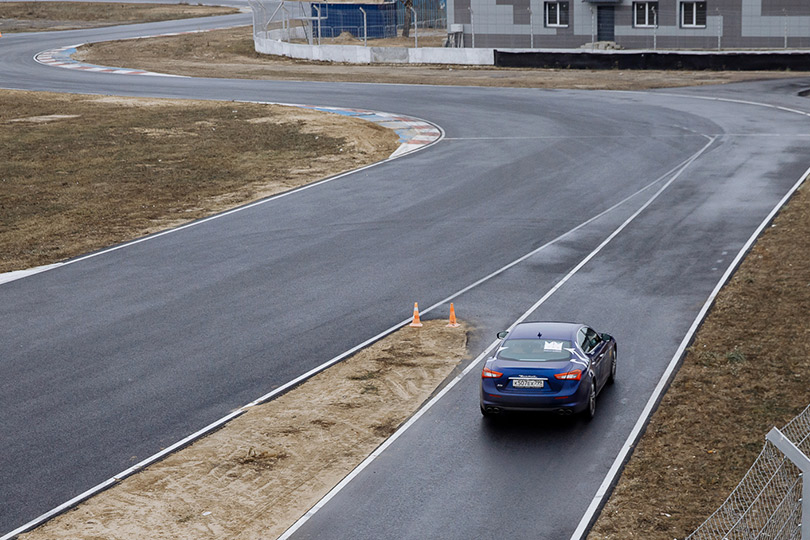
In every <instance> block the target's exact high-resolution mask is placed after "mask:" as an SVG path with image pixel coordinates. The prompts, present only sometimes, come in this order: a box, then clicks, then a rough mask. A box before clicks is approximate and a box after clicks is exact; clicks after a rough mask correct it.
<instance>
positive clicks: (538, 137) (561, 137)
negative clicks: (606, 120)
mask: <svg viewBox="0 0 810 540" xmlns="http://www.w3.org/2000/svg"><path fill="white" fill-rule="evenodd" d="M695 134H696V135H699V136H705V135H709V136H714V137H720V136H722V137H810V133H697V132H695ZM667 138H678V139H682V138H683V135H678V134H672V135H649V136H648V135H607V136H601V135H536V136H527V137H445V138H444V140H445V141H536V140H544V139H550V140H569V139H599V140H605V139H667Z"/></svg>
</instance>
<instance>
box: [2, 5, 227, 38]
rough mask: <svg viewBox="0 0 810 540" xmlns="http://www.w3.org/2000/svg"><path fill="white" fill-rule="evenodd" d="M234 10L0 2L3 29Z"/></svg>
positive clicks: (74, 25)
mask: <svg viewBox="0 0 810 540" xmlns="http://www.w3.org/2000/svg"><path fill="white" fill-rule="evenodd" d="M232 13H239V10H238V9H235V8H230V7H220V6H202V5H196V6H192V5H189V4H188V3H180V4H120V3H115V2H0V32H41V31H47V30H69V29H76V28H93V27H99V26H110V25H115V24H134V23H149V22H157V21H168V20H174V19H189V18H192V17H209V16H211V15H230V14H232Z"/></svg>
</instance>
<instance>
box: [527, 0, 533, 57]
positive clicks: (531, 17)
mask: <svg viewBox="0 0 810 540" xmlns="http://www.w3.org/2000/svg"><path fill="white" fill-rule="evenodd" d="M526 9H528V10H529V36H530V37H529V48H531V49H534V12H532V6H529V7H527V8H526Z"/></svg>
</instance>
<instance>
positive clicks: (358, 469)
mask: <svg viewBox="0 0 810 540" xmlns="http://www.w3.org/2000/svg"><path fill="white" fill-rule="evenodd" d="M715 140H717V137H710V138H709V142H708V143H706V145H705V146H703V148H701V149H700V150H698V151H697V152H696V153H694V154H693V155H692V156H691V157H690V158H689V159H687V160H686V161H685V162H683V164H682V165H681V167H680V170H678V172H677V173H676V174H675V175H674V176H673V177H672V178H670V179H669V180H668V181H667V182H666V183H665V184H664V185H663V186H661V188H660V189H659V190H658V191H656V192H655V194H654V195H653V196H652V197H650V198H649V199H648V200H647V202H645V203H644V204H643V205H642V206H641V207H640V208H639V209H638V210H636V211H635V212H634V213H633V214H632V215H631V216H630V217H628V218H627V219H626V220H625V221H624V222H623V223H622V224H621V225H619V226H618V227H617V228H616V229H615V230H614V231H613V232H612V233H611V234H610V235H609V236H608V237H607V238H605V239H604V240H603V241H602V242H601V243H600V244H599V245H598V246H597V247H596V248H594V250H593V251H591V252H590V253H589V254H588V255H587V256H586V257H585V258H584V259H582V260H581V261H580V262H579V263H578V264H577V265H576V266H575V267H574V268H572V269H571V270H570V271H569V272H568V273H567V274H566V275H565V277H563V278H562V279H561V280H560V281H558V282H557V283H556V284H555V285H554V286H553V287H552V288H551V289H549V291H548V292H546V294H544V295H543V296H542V298H540V299H539V300H538V301H537V302H535V303H534V304H533V305H532V306H531V307H530V308H529V309H528V310H526V311H525V312H524V313H523V315H521V316H520V317H518V319H517V320H515V322H513V323H512V324H511V325H510V326H509V330H511V329H512V328H514V327H515V326H516V325H517V324H519V323H521V322H522V321H524V320H526V318H527V317H528V316H529V315H531V314H532V313H533V312H534V311H535V310H536V309H537V308H539V307H540V306H541V305H542V304H544V303H545V302H546V300H548V299H549V298H550V297H551V296H552V295H553V294H554V293H555V292H557V291H558V290H559V289H560V287H562V286H563V285H564V284H565V283H566V282H568V280H570V279H571V278H572V277H573V276H574V275H575V274H576V273H577V272H579V271H580V270H581V269H582V268H583V267H584V266H585V265H586V264H588V262H589V261H590V260H591V259H593V258H594V257H596V255H598V254H599V252H600V251H602V249H604V247H605V246H607V245H608V244H609V243H610V242H611V241H612V240H613V239H614V238H615V237H616V236H618V235H619V233H621V232H622V231H623V230H624V229H625V228H627V226H628V225H630V223H632V222H633V221H634V220H635V219H636V218H637V217H638V216H639V215H640V214H641V213H642V212H643V211H644V210H646V209H647V207H648V206H650V205H651V204H652V203H653V202H654V201H655V200H656V199H657V198H658V197H659V196H660V195H661V194H662V193H663V192H664V191H665V190H666V189H667V188H668V187H669V186H670V185H671V184H672V183H673V182H674V181H675V180H677V179H678V178H679V177H680V176H681V174H682V173H683V172H684V171H685V170H686V169H687V168H688V167H689V165H691V164H692V163H693V162H694V161H695V160H696V159H697V158H698V157H700V156H701V155H702V154H703V153H704V152H705V151H706V150H707V149H708V148H709V147H710V146H711V145H712V144H714V141H715ZM497 343H498V340H496V341H494V342H493V343H491V344H490V345H489V346H488V347H487V348H486V349H485V350H484V352H482V353H481V354H480V355H478V356H477V357H476V358H475V360H473V361H472V362H471V363H470V364H469V365H467V367H466V368H465V369H464V371H462V372H461V373H460V374H459V375H458V376H457V377H456V378H455V379H453V380H452V381H450V383H448V384H447V385H446V386H445V387H444V388H442V390H441V391H440V392H439V393H438V394H436V396H434V398H433V399H431V400H430V401H428V402H427V403H426V404H425V405H423V406H422V407H421V408H419V409H418V410H417V411H416V413H414V415H413V416H412V417H411V418H410V419H409V420H408V421H407V422H405V424H403V425H402V426H401V427H400V428H399V429H398V430H397V431H396V432H394V434H393V435H391V436H390V437H389V438H388V439H386V440H385V441H383V443H382V444H381V445H380V446H378V447H377V449H376V450H374V451H373V452H372V453H371V454H370V455H369V456H368V457H367V458H366V459H364V460H363V461H362V462H361V463H360V464H359V465H358V466H357V467H355V468H354V469H353V470H352V472H350V473H349V475H348V476H346V478H344V479H343V480H342V481H341V482H339V483H338V484H337V485H336V486H335V487H334V488H332V489H331V490H330V491H329V492H328V493H327V494H326V495H324V496H323V497H322V498H321V499H320V500H319V501H318V502H317V503H315V505H314V506H313V507H312V508H310V509H309V510H308V511H307V512H306V513H305V514H304V515H303V516H301V517H300V518H299V519H298V520H297V521H296V522H295V523H293V524H292V526H290V528H289V529H287V530H286V531H284V533H283V534H282V535H281V536H280V537H279V538H278V540H287V539H288V538H289V537H290V536H292V535H293V534H294V533H295V532H296V531H297V530H298V529H299V528H301V527H302V526H303V525H304V523H306V522H307V521H309V519H310V518H311V517H312V516H313V515H315V514H316V513H317V512H318V511H319V510H320V509H321V508H323V506H325V505H326V504H327V503H328V502H329V501H330V500H331V499H332V498H333V497H334V496H335V495H337V494H338V493H339V492H340V491H341V490H342V489H343V488H344V487H346V485H348V483H349V482H350V481H351V480H352V479H354V478H355V477H356V476H357V475H358V474H360V472H362V471H363V469H365V468H366V467H368V466H369V465H370V464H371V463H372V462H373V461H374V460H375V459H376V458H377V457H378V456H379V455H380V454H381V453H382V452H383V451H384V450H385V449H386V448H388V447H389V446H390V445H391V444H392V443H393V442H394V441H395V440H396V439H398V438H399V437H400V436H401V435H402V434H403V433H404V432H405V431H406V430H407V429H408V428H410V427H411V426H412V425H413V424H414V422H416V421H417V420H418V419H419V418H420V417H421V416H422V415H424V414H425V413H426V412H427V411H428V409H430V408H431V407H433V405H435V404H436V403H437V402H438V401H439V400H440V399H441V398H442V397H443V396H444V395H445V394H447V392H449V391H450V389H451V388H453V387H454V386H455V385H456V384H458V383H459V382H460V381H461V379H463V378H464V377H465V376H466V375H467V374H468V373H469V372H470V371H472V369H473V368H474V367H475V366H476V364H478V363H479V362H480V361H481V360H482V359H483V358H484V357H485V356H486V355H487V354H488V353H489V352H490V351H491V350H492V348H493V347H495V345H497Z"/></svg>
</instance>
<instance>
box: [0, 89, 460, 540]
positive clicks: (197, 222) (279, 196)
mask: <svg viewBox="0 0 810 540" xmlns="http://www.w3.org/2000/svg"><path fill="white" fill-rule="evenodd" d="M90 95H92V94H90ZM212 101H222V103H255V104H266V105H284V106H290V107H296V106H300V105H293V104H286V103H276V102H271V101H239V100H212ZM369 112H372V113H373V112H379V111H369ZM335 114H337V113H335ZM403 116H404V115H403ZM411 118H415V119H417V120H421V119H420V118H416V117H415V116H414V117H411ZM421 121H423V122H425V123H426V124H430V125H432V126H434V127H435V128H436V129H438V130H439V137H438V138H437V139H436V140H434V141H432V142H430V143H428V144H425V145H423V146H420V147H418V148H414V149H413V150H409V151H408V152H405V153H402V154H399V155H391V156H389V157H387V158H386V159H384V160H382V161H377V162H375V163H370V164H368V165H365V166H363V167H360V168H358V169H352V170H350V171H345V172H342V173H340V174H336V175H335V176H330V177H327V178H322V179H321V180H317V181H315V182H313V183H311V184H307V185H304V186H300V187H297V188H294V189H291V190H289V191H285V192H283V193H277V194H276V195H271V196H269V197H267V198H264V199H260V200H258V201H253V202H251V203H246V204H245V205H243V206H238V207H236V208H232V209H230V210H226V211H223V212H221V213H218V214H215V215H213V216H208V217H207V218H201V219H198V220H194V221H191V222H189V223H186V224H185V225H180V226H178V227H175V228H172V229H168V230H165V231H161V232H158V233H155V234H151V235H149V236H144V237H143V238H138V239H136V240H132V241H130V242H125V243H123V244H119V245H117V246H113V247H111V248H107V249H103V250H101V251H96V252H94V253H90V254H88V255H83V256H81V257H77V258H75V259H70V260H67V261H62V262H60V263H57V264H54V265H53V266H51V267H50V268H44V269H42V270H40V271H38V272H34V273H31V274H28V275H23V276H20V277H19V278H16V279H14V280H9V281H4V282H0V286H2V285H3V283H10V282H11V281H16V280H17V279H24V278H26V277H29V276H30V275H34V274H41V273H42V272H49V271H51V270H56V269H57V268H62V267H64V266H67V265H70V264H74V263H77V262H81V261H85V260H87V259H92V258H93V257H98V256H100V255H106V254H108V253H112V252H113V251H118V250H119V249H124V248H127V247H130V246H134V245H136V244H140V243H142V242H148V241H150V240H154V239H155V238H160V237H161V236H166V235H168V234H174V233H176V232H179V231H182V230H184V229H189V228H191V227H196V226H198V225H202V224H203V223H208V222H209V221H213V220H215V219H220V218H223V217H226V216H229V215H231V214H235V213H237V212H242V211H244V210H249V209H252V208H254V207H256V206H261V205H263V204H267V203H270V202H274V201H276V200H278V199H282V198H284V197H288V196H290V195H295V194H296V193H299V192H301V191H306V190H308V189H313V188H315V187H318V186H320V185H322V184H327V183H329V182H332V181H334V180H339V179H341V178H343V177H345V176H349V175H351V174H355V173H359V172H363V171H365V170H368V169H371V168H372V167H377V166H379V165H382V164H384V163H388V162H390V161H394V160H395V159H400V158H404V157H406V156H410V155H411V154H414V153H416V152H419V151H421V150H425V149H427V148H429V147H431V146H433V145H435V144H438V143H439V142H441V141H442V140H444V136H445V131H444V129H443V128H442V127H441V126H439V125H437V124H434V123H432V122H428V121H426V120H421ZM0 540H5V537H0Z"/></svg>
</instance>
